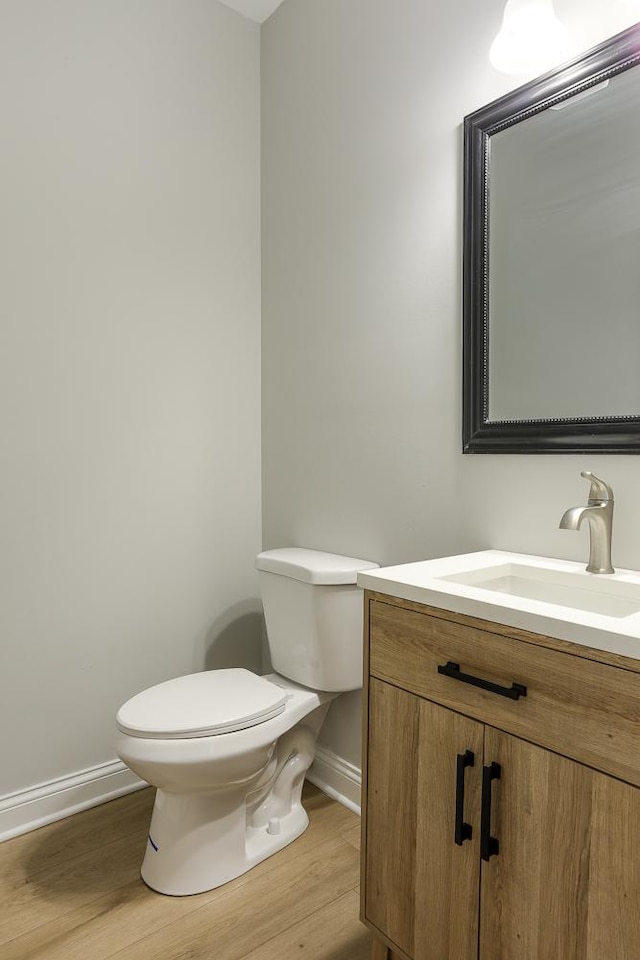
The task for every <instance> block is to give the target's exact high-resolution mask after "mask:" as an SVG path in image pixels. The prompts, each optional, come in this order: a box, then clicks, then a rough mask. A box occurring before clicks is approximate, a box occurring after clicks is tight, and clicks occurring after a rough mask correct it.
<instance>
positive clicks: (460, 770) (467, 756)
mask: <svg viewBox="0 0 640 960" xmlns="http://www.w3.org/2000/svg"><path fill="white" fill-rule="evenodd" d="M475 759H476V758H475V756H474V754H473V752H472V751H471V750H465V752H464V753H459V754H458V761H457V775H456V831H455V841H456V843H457V844H458V846H459V847H461V846H462V844H463V843H464V841H465V840H471V834H472V832H473V831H472V827H471V824H470V823H465V822H464V771H465V769H466V768H467V767H472V766H473V765H474V763H475Z"/></svg>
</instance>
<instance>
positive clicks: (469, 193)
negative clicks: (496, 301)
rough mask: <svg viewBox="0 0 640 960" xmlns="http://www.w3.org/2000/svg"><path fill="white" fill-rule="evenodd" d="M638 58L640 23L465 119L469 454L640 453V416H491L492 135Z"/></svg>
mask: <svg viewBox="0 0 640 960" xmlns="http://www.w3.org/2000/svg"><path fill="white" fill-rule="evenodd" d="M639 63H640V23H639V24H636V25H635V26H633V27H630V28H629V29H628V30H625V31H623V32H622V33H619V34H617V35H616V36H615V37H612V38H611V39H610V40H606V41H605V42H604V43H601V44H599V45H598V46H597V47H594V48H593V49H592V50H589V51H588V52H587V53H585V54H583V55H581V56H579V57H577V58H576V59H575V60H572V61H571V62H570V63H568V64H566V65H564V66H562V67H559V68H557V69H555V70H552V71H550V72H549V73H546V74H545V75H544V76H542V77H539V78H537V79H536V80H533V81H531V82H530V83H527V84H525V85H524V86H521V87H519V88H518V89H517V90H514V91H512V92H511V93H508V94H507V95H506V96H504V97H501V98H500V99H499V100H495V101H494V102H493V103H490V104H489V105H488V106H486V107H482V108H481V109H480V110H476V111H475V112H474V113H472V114H470V115H469V116H467V117H465V119H464V232H463V375H462V385H463V386H462V390H463V403H462V451H463V453H541V454H544V453H586V452H589V451H597V452H599V453H629V454H640V415H638V416H621V417H596V418H586V417H585V418H580V419H557V420H509V421H490V420H489V419H488V409H489V405H488V337H489V245H488V239H489V237H488V200H489V165H488V161H489V142H490V137H491V136H492V134H495V133H498V132H499V131H501V130H504V129H505V128H507V127H509V126H511V125H513V124H515V123H518V122H519V121H521V120H524V119H526V118H527V117H529V116H532V115H533V114H535V113H538V112H540V111H541V110H544V109H546V108H547V107H549V106H551V105H552V104H554V103H559V102H560V101H562V100H565V99H567V98H568V97H570V96H573V95H574V94H576V93H578V92H580V91H581V90H584V89H587V88H588V87H591V86H594V85H595V84H597V83H602V81H603V80H605V79H607V78H609V77H612V76H615V75H616V74H618V73H621V72H622V71H624V70H628V69H629V68H630V67H633V66H635V65H636V64H639Z"/></svg>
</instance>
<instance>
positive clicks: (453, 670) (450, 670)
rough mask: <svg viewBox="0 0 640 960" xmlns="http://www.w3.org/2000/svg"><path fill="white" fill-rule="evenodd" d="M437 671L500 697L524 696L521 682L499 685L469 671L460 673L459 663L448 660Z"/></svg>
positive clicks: (514, 697)
mask: <svg viewBox="0 0 640 960" xmlns="http://www.w3.org/2000/svg"><path fill="white" fill-rule="evenodd" d="M438 673H443V674H444V675H445V677H451V679H452V680H460V681H461V682H462V683H470V684H471V686H473V687H480V688H481V689H482V690H488V691H489V692H490V693H498V694H500V696H501V697H509V699H510V700H519V699H520V697H526V695H527V688H526V687H525V686H524V684H522V683H512V684H511V686H510V687H501V686H500V684H499V683H492V681H491V680H483V679H482V677H474V676H473V675H472V674H470V673H462V672H461V670H460V664H459V663H453V662H452V661H451V660H448V661H447V662H446V663H444V664H440V665H439V666H438Z"/></svg>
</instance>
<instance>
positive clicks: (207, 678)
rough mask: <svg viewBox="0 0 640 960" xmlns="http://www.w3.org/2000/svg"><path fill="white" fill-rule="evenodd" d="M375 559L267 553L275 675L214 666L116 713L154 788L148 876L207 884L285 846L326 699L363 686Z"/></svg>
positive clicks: (193, 888)
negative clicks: (365, 623)
mask: <svg viewBox="0 0 640 960" xmlns="http://www.w3.org/2000/svg"><path fill="white" fill-rule="evenodd" d="M377 566H378V564H377V563H370V562H368V561H366V560H357V559H355V558H353V557H341V556H337V555H335V554H329V553H320V552H318V551H316V550H305V549H302V548H297V547H287V548H283V549H280V550H267V551H265V552H264V553H261V554H259V556H258V557H257V559H256V567H257V568H258V570H259V572H260V573H259V575H260V584H261V590H262V600H263V604H264V614H265V620H266V625H267V636H268V642H269V650H270V654H271V662H272V664H273V668H274V669H275V670H276V671H277V673H272V674H269V675H268V676H266V677H259V676H257V675H256V674H254V673H251V672H250V671H248V670H243V669H232V670H210V671H206V672H203V673H195V674H191V675H189V676H186V677H178V678H177V679H175V680H168V681H166V682H165V683H160V684H158V685H157V686H155V687H150V688H149V689H148V690H144V691H143V692H142V693H139V694H137V696H135V697H132V699H131V700H128V701H127V702H126V703H125V704H124V705H123V706H122V707H121V708H120V710H119V711H118V715H117V718H116V723H117V726H118V740H117V752H118V755H119V756H120V758H121V759H122V760H123V761H124V762H125V763H126V764H127V766H129V767H130V768H131V769H132V770H133V771H134V773H136V774H137V775H138V776H139V777H141V778H142V779H143V780H146V781H147V782H148V783H150V784H152V785H153V786H155V787H157V793H156V801H155V806H154V808H153V814H152V817H151V826H150V828H149V838H148V842H147V849H146V853H145V857H144V860H143V863H142V878H143V880H144V881H145V883H147V884H148V886H150V887H152V888H153V889H154V890H157V891H159V892H160V893H166V894H172V895H174V896H181V895H185V894H193V893H202V892H203V891H204V890H211V889H213V888H214V887H217V886H220V884H222V883H226V882H227V881H229V880H232V879H233V878H234V877H238V876H240V874H242V873H245V872H246V871H247V870H249V869H250V868H251V867H253V866H255V864H257V863H259V862H260V861H261V860H264V859H265V858H266V857H269V856H271V854H272V853H275V852H276V851H277V850H280V849H281V848H282V847H284V846H286V845H287V844H288V843H291V841H292V840H295V838H296V837H298V836H300V834H301V833H302V832H303V831H304V830H305V828H306V827H307V824H308V822H309V821H308V817H307V814H306V813H305V811H304V809H303V807H302V804H301V801H300V795H301V792H302V784H303V781H304V777H305V774H306V772H307V770H308V769H309V766H310V765H311V763H312V761H313V755H314V750H315V742H316V738H317V735H318V731H319V730H320V727H321V725H322V721H323V720H324V718H325V715H326V712H327V710H328V708H329V704H330V702H331V700H332V699H333V698H334V697H335V696H336V695H337V694H338V693H341V692H343V691H346V690H355V689H357V688H359V687H360V686H362V595H361V593H360V591H359V590H358V588H357V587H356V576H357V573H358V571H359V570H367V569H371V568H372V567H377Z"/></svg>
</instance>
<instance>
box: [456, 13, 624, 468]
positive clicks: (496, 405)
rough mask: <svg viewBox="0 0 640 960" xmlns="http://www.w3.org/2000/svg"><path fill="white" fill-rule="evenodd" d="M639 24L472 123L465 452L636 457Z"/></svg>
mask: <svg viewBox="0 0 640 960" xmlns="http://www.w3.org/2000/svg"><path fill="white" fill-rule="evenodd" d="M638 64H640V24H638V25H636V26H635V27H632V28H631V29H630V30H626V31H624V32H623V33H621V34H618V35H617V36H616V37H613V38H611V40H608V41H606V42H605V43H603V44H600V45H599V46H598V47H596V48H594V49H593V50H591V51H589V52H588V53H586V54H584V55H583V56H582V57H579V58H577V59H576V60H575V61H573V62H572V63H571V64H569V65H567V66H565V67H561V68H558V69H557V70H554V71H552V72H551V73H549V74H546V75H545V76H543V77H540V78H538V79H536V80H534V81H532V82H531V83H529V84H526V85H525V86H523V87H520V88H519V89H518V90H516V91H513V92H512V93H510V94H507V95H506V96H505V97H502V98H501V99H500V100H497V101H495V102H494V103H492V104H489V105H488V106H487V107H484V108H482V109H481V110H478V111H476V112H475V113H474V114H471V115H470V116H469V117H466V118H465V227H464V374H463V385H464V404H463V450H464V452H466V453H490V452H505V453H511V452H513V453H551V452H562V453H564V452H568V453H573V452H575V453H578V452H586V451H590V450H599V451H600V452H607V453H628V452H632V453H640V109H639V107H640V69H639V68H638Z"/></svg>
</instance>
